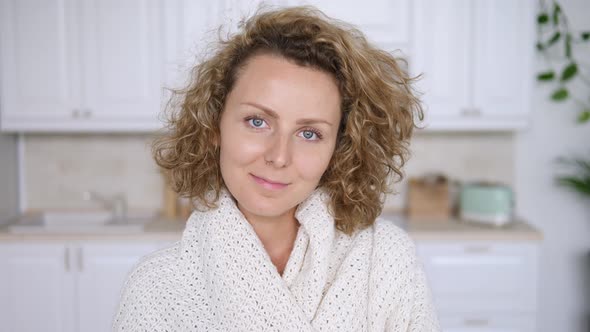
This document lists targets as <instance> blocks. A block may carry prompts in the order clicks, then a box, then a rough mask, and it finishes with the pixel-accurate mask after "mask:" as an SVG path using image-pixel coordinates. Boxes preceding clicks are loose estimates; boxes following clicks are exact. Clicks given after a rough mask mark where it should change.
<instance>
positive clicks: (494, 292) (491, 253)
mask: <svg viewBox="0 0 590 332" xmlns="http://www.w3.org/2000/svg"><path fill="white" fill-rule="evenodd" d="M417 252H418V255H419V256H420V258H421V260H422V262H423V264H424V269H425V271H426V274H427V276H428V279H429V283H430V286H431V289H432V294H433V298H434V302H435V304H436V307H437V309H438V311H439V312H440V313H457V312H460V313H469V312H493V311H496V312H500V311H510V312H521V313H534V312H535V311H536V303H537V297H536V294H537V264H538V246H537V245H536V244H534V243H504V242H489V241H464V242H455V243H444V242H427V241H423V242H420V243H419V244H418V245H417Z"/></svg>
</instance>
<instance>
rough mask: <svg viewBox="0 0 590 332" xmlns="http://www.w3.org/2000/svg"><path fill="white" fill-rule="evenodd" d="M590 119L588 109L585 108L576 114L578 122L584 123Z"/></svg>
mask: <svg viewBox="0 0 590 332" xmlns="http://www.w3.org/2000/svg"><path fill="white" fill-rule="evenodd" d="M589 120H590V111H589V110H585V111H582V112H580V114H578V123H586V122H588V121H589Z"/></svg>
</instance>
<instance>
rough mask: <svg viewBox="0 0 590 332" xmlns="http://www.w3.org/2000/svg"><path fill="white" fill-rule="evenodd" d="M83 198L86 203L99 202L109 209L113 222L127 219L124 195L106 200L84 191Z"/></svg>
mask: <svg viewBox="0 0 590 332" xmlns="http://www.w3.org/2000/svg"><path fill="white" fill-rule="evenodd" d="M83 196H84V200H86V201H90V200H95V201H99V202H100V203H102V205H103V206H104V207H105V208H107V209H110V210H111V212H112V214H113V220H114V221H123V220H126V219H127V199H126V198H125V195H124V194H122V193H119V194H116V195H114V196H112V197H111V198H108V197H105V196H103V195H100V194H98V193H96V192H93V191H85V192H84V193H83Z"/></svg>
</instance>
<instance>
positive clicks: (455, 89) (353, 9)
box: [0, 0, 534, 132]
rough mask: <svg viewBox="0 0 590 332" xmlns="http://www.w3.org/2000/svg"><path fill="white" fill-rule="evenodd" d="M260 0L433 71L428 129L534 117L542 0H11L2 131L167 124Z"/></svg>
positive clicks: (515, 123)
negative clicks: (351, 28) (345, 28)
mask: <svg viewBox="0 0 590 332" xmlns="http://www.w3.org/2000/svg"><path fill="white" fill-rule="evenodd" d="M261 4H262V7H263V8H278V7H283V6H295V5H312V6H316V7H317V8H319V9H320V10H322V11H323V12H325V13H326V14H327V15H328V16H330V17H333V18H336V19H339V20H343V21H346V22H349V23H351V24H353V25H355V26H356V27H358V28H359V29H360V30H362V31H363V32H364V33H365V34H366V36H367V37H368V39H369V41H370V42H372V43H374V44H375V45H376V46H378V47H380V48H383V49H385V50H386V51H389V52H395V51H397V50H401V52H395V54H396V55H397V56H400V57H403V58H405V59H406V60H407V61H408V63H409V65H410V67H409V68H408V69H409V70H410V73H411V74H412V75H418V74H422V79H421V80H420V81H419V83H418V85H417V88H418V90H419V91H420V92H422V93H423V95H422V100H423V101H424V105H425V109H426V121H425V124H424V125H425V126H426V128H427V130H447V131H454V130H477V131H479V130H515V129H519V128H523V127H524V126H525V125H526V123H527V117H528V112H529V108H530V105H529V102H528V100H529V98H530V91H529V90H530V87H531V84H532V78H533V74H532V69H531V62H532V59H533V55H534V54H533V52H534V40H533V39H534V38H533V37H534V36H533V28H534V6H533V0H515V1H512V0H477V1H473V0H438V1H434V0H415V1H410V0H367V1H364V2H363V3H362V4H361V3H358V2H354V1H349V0H344V1H338V2H334V1H329V0H272V1H262V0H222V1H205V0H170V1H166V2H164V1H162V0H129V1H124V2H121V1H114V0H101V1H99V0H79V1H74V0H23V1H17V0H0V72H1V73H2V76H1V77H0V129H1V130H3V131H25V132H26V131H29V132H34V131H48V132H68V131H77V132H92V131H102V132H109V131H120V132H138V131H144V132H149V131H153V130H157V129H160V128H161V127H162V126H163V124H162V122H161V119H160V116H159V115H160V112H161V110H162V109H163V106H164V105H166V102H167V101H168V98H169V97H170V94H169V92H168V91H167V89H166V88H181V87H184V86H185V85H186V84H187V83H188V81H189V79H190V77H191V70H192V69H193V68H194V67H195V65H197V64H198V63H199V62H200V61H201V60H202V59H204V58H205V57H207V56H209V55H211V53H212V52H214V51H215V48H214V47H215V44H216V42H217V41H218V39H219V37H221V38H225V37H227V34H228V33H231V32H233V31H235V30H236V28H237V25H238V22H239V21H240V20H241V19H243V18H245V17H249V16H251V15H252V14H253V13H255V11H256V10H257V9H258V8H259V7H260V5H261ZM220 27H221V29H219V28H220Z"/></svg>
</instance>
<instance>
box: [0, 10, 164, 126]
mask: <svg viewBox="0 0 590 332" xmlns="http://www.w3.org/2000/svg"><path fill="white" fill-rule="evenodd" d="M0 6H1V8H0V13H1V14H0V15H1V19H0V21H1V23H0V30H1V35H0V46H1V47H0V61H1V62H0V71H1V72H2V77H1V82H0V93H1V96H2V98H1V101H0V102H1V104H0V107H1V109H0V112H1V113H0V114H1V118H0V126H1V128H2V130H4V131H82V132H86V131H145V130H153V129H156V128H159V127H160V126H161V125H160V124H159V122H158V119H157V116H158V112H159V110H160V102H161V94H162V92H161V81H162V74H163V66H162V56H161V54H162V53H163V51H162V41H161V40H162V38H161V30H162V29H161V18H160V8H159V2H158V1H156V0H134V1H124V2H120V1H97V0H83V1H68V0H53V1H45V0H26V1H20V0H19V1H16V0H2V1H0Z"/></svg>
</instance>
